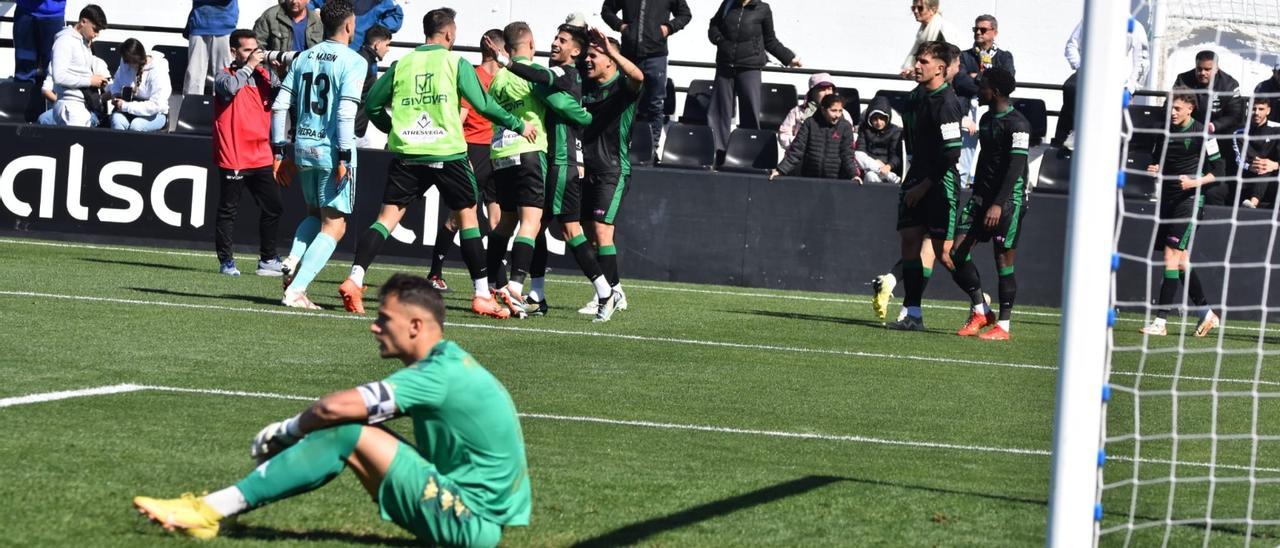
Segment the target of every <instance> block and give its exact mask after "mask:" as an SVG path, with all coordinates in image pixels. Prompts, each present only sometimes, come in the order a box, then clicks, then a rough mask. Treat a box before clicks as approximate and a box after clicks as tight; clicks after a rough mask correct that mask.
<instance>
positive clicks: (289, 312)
mask: <svg viewBox="0 0 1280 548" xmlns="http://www.w3.org/2000/svg"><path fill="white" fill-rule="evenodd" d="M0 296H11V297H36V298H44V299H60V300H71V301H84V302H103V303H114V304H127V305H143V306H157V307H170V308H186V309H195V310H216V311H223V312H246V313H253V314H273V315H277V316H309V317H319V318H330V319H336V320H348V321H364V322H367V321H369V318H366V317H364V316H355V315H351V314H329V313H324V312H306V311H302V310H295V309H289V308H284V307H281V308H253V307H245V306H222V305H212V304H196V303H175V302H167V301H148V300H140V299H118V298H114V297H90V296H86V295H63V294H57V293H38V292H34V291H3V290H0ZM445 326H447V327H455V328H461V329H489V330H494V331H511V332H519V333H539V334H544V335H560V336H567V337H603V338H609V339H622V340H629V341H642V342H657V343H667V344H679V345H690V346H707V347H718V348H735V349H744V350H763V351H768V352H784V353H797V354H820V355H829V356H848V357H855V358H881V359H892V360H905V361H918V362H930V363H942V364H953V365H977V366H990V367H1005V368H1010V369H1030V370H1042V371H1056V370H1057V369H1058V368H1057V366H1053V365H1044V364H1032V363H1014V362H994V361H978V360H965V359H959V358H945V357H937V356H913V355H907V354H882V353H878V352H860V351H857V350H839V349H826V348H803V347H795V346H776V345H767V344H748V343H735V342H725V341H705V340H699V339H680V338H674V337H652V336H647V335H628V334H623V333H602V332H595V331H569V330H565V329H543V328H536V327H517V326H510V325H492V324H475V323H464V322H445ZM1111 374H1112V375H1119V376H1125V377H1137V376H1139V375H1137V374H1136V373H1132V372H1128V371H1112V372H1111ZM1141 376H1143V377H1150V378H1163V379H1178V380H1184V381H1204V382H1213V381H1215V380H1216V381H1217V382H1221V383H1236V384H1253V383H1254V381H1253V379H1233V378H1218V379H1213V378H1210V377H1198V376H1190V375H1169V374H1159V373H1144V374H1143V375H1141ZM1257 382H1258V385H1260V386H1280V382H1278V381H1257Z"/></svg>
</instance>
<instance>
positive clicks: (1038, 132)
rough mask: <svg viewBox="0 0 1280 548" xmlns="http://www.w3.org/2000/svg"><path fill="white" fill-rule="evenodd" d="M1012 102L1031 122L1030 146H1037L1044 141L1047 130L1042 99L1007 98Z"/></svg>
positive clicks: (1046, 118) (1047, 117)
mask: <svg viewBox="0 0 1280 548" xmlns="http://www.w3.org/2000/svg"><path fill="white" fill-rule="evenodd" d="M1009 101H1010V102H1011V103H1012V104H1013V108H1015V109H1017V111H1018V112H1021V113H1022V115H1023V116H1025V117H1026V118H1027V121H1028V122H1031V146H1038V145H1039V144H1040V143H1041V142H1043V141H1044V135H1045V133H1046V132H1048V131H1049V115H1048V114H1047V109H1045V106H1044V101H1043V100H1041V99H1019V98H1012V99H1010V100H1009Z"/></svg>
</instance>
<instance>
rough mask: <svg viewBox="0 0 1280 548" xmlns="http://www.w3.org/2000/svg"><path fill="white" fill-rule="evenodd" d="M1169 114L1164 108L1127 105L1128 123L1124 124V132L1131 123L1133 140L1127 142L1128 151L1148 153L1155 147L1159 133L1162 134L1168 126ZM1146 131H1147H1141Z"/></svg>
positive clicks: (1158, 139)
mask: <svg viewBox="0 0 1280 548" xmlns="http://www.w3.org/2000/svg"><path fill="white" fill-rule="evenodd" d="M1168 119H1169V113H1168V111H1166V110H1165V107H1162V106H1160V107H1155V106H1148V105H1129V118H1128V120H1129V122H1126V124H1125V126H1126V127H1125V128H1124V129H1125V130H1126V131H1127V130H1129V129H1130V128H1129V127H1128V126H1129V124H1130V123H1132V129H1133V130H1134V131H1133V138H1132V139H1131V140H1130V141H1129V150H1137V151H1143V152H1149V151H1151V150H1152V149H1154V148H1155V147H1156V144H1157V143H1158V142H1159V141H1160V133H1154V132H1161V133H1163V132H1164V130H1165V128H1166V127H1167V126H1168ZM1142 130H1147V131H1142Z"/></svg>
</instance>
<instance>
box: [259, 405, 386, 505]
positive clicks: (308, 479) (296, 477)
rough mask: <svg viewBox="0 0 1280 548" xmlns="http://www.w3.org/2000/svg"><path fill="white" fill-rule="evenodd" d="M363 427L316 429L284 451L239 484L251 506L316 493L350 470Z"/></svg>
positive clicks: (348, 426)
mask: <svg viewBox="0 0 1280 548" xmlns="http://www.w3.org/2000/svg"><path fill="white" fill-rule="evenodd" d="M363 428H364V426H362V425H359V424H344V425H342V426H334V427H332V428H325V429H323V430H317V431H315V432H312V433H310V434H307V436H306V437H304V438H302V440H300V441H299V442H298V443H295V444H294V445H293V447H290V448H288V449H285V450H284V451H281V452H280V454H278V455H276V456H274V457H272V458H271V460H268V461H267V462H264V463H262V465H261V466H259V467H257V468H256V469H254V471H253V472H250V473H249V475H248V476H245V478H244V479H242V480H240V482H239V483H237V484H236V488H237V489H239V490H240V492H241V493H242V494H243V495H244V500H245V502H247V503H248V504H249V506H250V507H252V508H256V507H259V506H262V505H264V504H270V503H272V502H275V501H278V500H282V499H287V498H289V497H292V496H294V495H300V494H302V493H306V492H307V491H311V490H314V489H316V488H318V487H320V486H322V485H324V484H326V483H329V480H332V479H333V478H335V477H337V475H338V473H340V472H342V470H343V469H344V468H346V467H347V457H349V456H351V452H352V451H355V449H356V442H358V441H360V432H361V429H363Z"/></svg>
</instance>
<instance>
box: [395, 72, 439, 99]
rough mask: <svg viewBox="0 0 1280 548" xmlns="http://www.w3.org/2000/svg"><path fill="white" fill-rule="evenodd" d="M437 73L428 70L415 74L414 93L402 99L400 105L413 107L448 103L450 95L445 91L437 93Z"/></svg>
mask: <svg viewBox="0 0 1280 548" xmlns="http://www.w3.org/2000/svg"><path fill="white" fill-rule="evenodd" d="M435 76H436V75H435V74H434V73H431V72H426V73H422V74H417V75H414V77H413V93H414V94H413V95H411V96H409V97H405V98H403V99H400V106H405V107H411V106H416V105H436V104H441V103H448V102H449V96H448V95H445V94H443V93H436V87H435V85H434V82H435Z"/></svg>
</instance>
